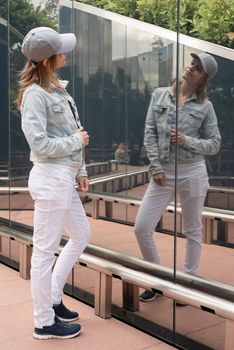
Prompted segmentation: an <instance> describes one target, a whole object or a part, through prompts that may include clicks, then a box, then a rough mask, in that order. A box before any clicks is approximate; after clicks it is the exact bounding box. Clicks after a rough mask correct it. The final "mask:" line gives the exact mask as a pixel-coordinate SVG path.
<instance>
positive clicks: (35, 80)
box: [16, 55, 61, 110]
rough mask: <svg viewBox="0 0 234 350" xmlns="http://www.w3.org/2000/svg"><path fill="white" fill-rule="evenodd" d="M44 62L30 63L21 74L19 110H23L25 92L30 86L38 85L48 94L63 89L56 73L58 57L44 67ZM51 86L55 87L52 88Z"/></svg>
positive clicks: (52, 57) (18, 99)
mask: <svg viewBox="0 0 234 350" xmlns="http://www.w3.org/2000/svg"><path fill="white" fill-rule="evenodd" d="M43 62H44V61H40V62H36V63H34V62H32V61H28V62H27V63H26V64H25V66H24V68H23V70H22V71H21V72H20V74H19V77H20V81H19V92H18V97H17V100H16V104H17V107H18V109H19V110H20V108H21V104H22V97H23V94H24V91H25V89H26V88H27V87H28V86H30V85H32V84H38V85H40V86H41V87H42V88H43V89H45V90H46V91H48V92H52V91H55V90H60V89H61V85H60V82H59V77H58V75H57V73H56V55H54V56H51V57H49V58H48V59H47V64H46V65H44V64H43ZM51 84H52V85H53V86H51Z"/></svg>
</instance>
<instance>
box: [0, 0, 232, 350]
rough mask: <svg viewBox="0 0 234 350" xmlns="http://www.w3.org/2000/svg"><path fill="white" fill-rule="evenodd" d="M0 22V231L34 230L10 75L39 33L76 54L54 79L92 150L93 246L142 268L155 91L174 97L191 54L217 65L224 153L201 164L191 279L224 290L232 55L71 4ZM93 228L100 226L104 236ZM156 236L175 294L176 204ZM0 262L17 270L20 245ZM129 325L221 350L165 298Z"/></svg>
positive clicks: (8, 247) (35, 7) (13, 11)
mask: <svg viewBox="0 0 234 350" xmlns="http://www.w3.org/2000/svg"><path fill="white" fill-rule="evenodd" d="M0 11H1V12H0V33H1V39H0V45H1V46H0V51H1V56H0V57H1V63H2V64H1V68H0V70H1V78H2V79H1V83H0V84H1V90H0V91H1V95H0V100H1V112H2V116H1V119H0V123H1V128H0V133H1V137H0V143H1V149H0V154H1V159H0V177H1V182H0V184H1V187H0V190H1V193H0V196H1V204H0V208H1V222H2V223H3V224H5V223H6V222H8V223H9V225H10V226H11V227H12V229H13V228H14V227H16V226H17V225H21V227H24V228H31V227H32V225H33V202H32V200H31V197H30V196H29V193H28V190H27V180H28V175H29V171H30V169H31V167H32V163H31V162H30V161H29V148H28V145H27V143H26V140H25V138H24V136H23V134H22V131H21V125H20V124H21V119H20V113H19V111H18V110H17V108H16V104H15V100H16V97H17V86H18V79H19V78H18V73H19V71H20V70H21V69H22V68H23V65H24V63H25V60H24V57H23V56H22V54H21V52H20V48H21V43H22V39H23V37H24V36H25V34H26V33H27V32H28V31H29V30H30V29H31V28H33V27H37V26H50V27H52V28H54V29H56V30H58V31H59V32H61V33H64V32H74V33H75V34H76V36H77V46H76V49H75V50H74V52H73V53H72V54H70V55H68V57H67V65H66V67H65V68H63V69H62V70H61V72H60V76H61V79H66V80H69V85H68V91H69V93H70V94H71V95H72V96H73V97H74V99H75V101H76V103H77V106H78V111H79V115H80V119H81V122H82V125H83V126H84V128H85V129H86V130H88V132H89V134H90V145H89V146H88V147H87V148H86V164H87V169H88V173H89V178H90V189H89V193H88V194H86V195H82V201H83V204H84V207H85V210H86V212H87V214H88V215H89V216H91V218H90V223H91V226H92V231H93V238H92V243H93V244H97V245H98V246H101V247H105V248H108V249H111V250H115V251H118V252H121V253H124V254H127V255H130V256H136V257H139V258H141V257H142V255H141V252H140V250H139V247H138V244H137V241H136V238H135V235H134V232H133V224H134V222H135V219H136V215H137V212H138V209H139V205H140V203H141V200H142V197H143V195H144V193H145V191H146V189H147V187H148V185H149V181H150V179H151V174H150V172H149V160H148V157H147V153H146V149H145V146H144V130H145V119H146V114H147V110H148V107H149V103H150V99H151V95H152V93H153V91H154V90H155V88H158V87H165V86H170V85H171V84H172V82H173V81H174V80H175V79H177V80H179V79H180V78H181V77H182V73H183V69H184V67H185V66H186V65H188V64H189V63H190V61H191V55H190V54H191V53H192V52H196V53H200V52H203V51H205V52H207V53H210V54H212V55H213V56H214V57H215V59H216V60H217V62H218V65H219V70H218V74H217V75H216V77H215V78H214V79H213V80H212V81H211V82H209V84H208V94H209V97H210V99H211V101H212V103H213V105H214V108H215V111H216V114H217V118H218V124H219V129H220V133H221V136H222V143H221V149H220V151H219V152H218V153H217V154H216V155H214V156H209V157H206V167H207V171H208V175H209V184H210V188H209V190H208V194H207V196H206V200H205V209H204V210H203V243H202V255H201V264H200V268H199V271H198V274H197V275H198V276H201V277H202V278H203V279H204V280H209V281H210V280H212V281H213V282H214V284H217V285H220V284H222V285H225V286H226V287H227V288H230V290H232V289H233V285H234V277H233V270H234V253H233V246H234V235H233V221H232V215H233V210H234V189H233V173H234V162H233V159H234V158H233V142H234V124H233V121H232V115H233V93H234V92H233V87H234V77H233V74H231V72H232V71H233V66H234V63H233V59H234V57H233V50H230V49H226V48H224V47H222V48H221V47H219V46H217V45H214V44H210V43H204V42H201V41H199V40H194V39H193V40H192V39H191V38H189V37H186V36H183V35H181V36H180V45H179V46H177V36H176V34H175V33H172V32H169V31H166V30H162V28H157V27H155V26H152V25H146V24H144V23H141V22H139V21H134V20H132V19H128V18H124V17H122V16H116V15H115V14H112V13H109V12H105V11H102V10H99V9H96V8H92V7H89V6H85V5H82V4H81V3H78V2H76V1H66V0H63V1H58V2H56V1H55V2H53V1H52V2H50V1H46V0H44V1H40V2H39V1H24V0H8V1H6V2H5V3H4V4H2V5H0ZM178 48H179V55H178V58H179V61H177V49H178ZM177 69H178V76H177V74H176V73H177ZM176 186H177V184H176V183H175V188H176ZM94 194H95V196H94ZM105 196H106V197H105ZM175 203H176V208H177V214H176V215H175V214H174V212H175ZM95 218H100V219H105V226H104V224H103V221H101V220H96V219H95ZM107 220H108V221H107ZM175 220H176V221H175ZM175 223H176V225H175ZM126 224H128V225H126ZM120 225H121V226H120ZM155 230H156V231H157V233H156V231H155V233H154V235H153V237H154V239H155V240H156V241H157V244H158V249H159V251H160V260H161V266H163V267H166V268H169V269H170V271H172V273H174V274H175V282H176V274H177V272H178V273H179V272H182V271H183V270H184V260H185V254H186V244H185V238H184V235H183V227H182V217H181V211H180V197H179V196H178V198H173V200H172V202H171V204H170V206H169V207H168V208H167V209H166V210H165V213H164V214H163V216H162V217H161V219H160V221H159V223H158V226H157V228H155ZM1 254H2V255H3V256H4V255H5V256H10V258H11V259H12V261H17V259H19V252H18V247H17V245H16V243H14V242H13V241H9V240H7V239H4V238H1ZM88 277H89V278H87V270H84V269H83V268H81V267H77V266H76V268H75V270H74V273H73V275H72V276H71V278H70V280H69V282H70V284H72V283H75V285H76V286H77V288H78V289H79V290H81V291H86V292H87V293H89V294H90V295H93V293H94V284H93V283H92V281H93V279H94V273H93V271H89V272H88ZM120 285H121V281H118V280H116V281H115V283H114V293H113V303H114V304H115V305H116V306H117V307H120V308H121V307H122V303H123V300H122V296H121V292H120V291H121V287H120ZM82 293H83V292H82ZM82 293H81V294H82ZM134 315H135V316H134V317H135V320H136V321H135V322H136V323H137V322H138V321H137V319H138V320H139V319H141V318H143V319H144V321H143V324H144V325H145V328H147V327H149V328H150V329H154V331H152V333H154V332H155V333H156V334H158V335H161V336H162V334H163V332H166V333H167V331H168V332H169V333H168V339H170V337H171V334H173V335H174V338H173V342H175V343H179V344H181V339H182V338H181V337H184V338H183V339H186V341H188V342H190V343H189V344H190V345H189V346H190V347H189V348H190V349H193V348H194V349H198V346H199V350H200V349H203V348H204V349H208V348H212V349H220V350H221V349H224V335H225V321H224V320H223V319H221V318H219V317H218V316H216V315H212V314H208V313H204V312H203V311H201V310H199V309H196V308H193V307H192V306H186V307H185V308H175V305H173V302H172V301H171V300H170V299H168V298H165V297H158V298H157V299H156V300H155V301H154V302H152V303H140V310H139V311H137V312H136V313H135V314H134ZM134 317H133V318H134ZM137 317H138V318H137ZM185 319H186V320H187V321H186V322H184V320H185ZM139 322H140V321H139ZM133 323H134V322H133ZM143 328H144V327H143ZM211 334H215V336H211ZM186 341H184V343H183V344H185V343H186ZM191 344H192V345H191ZM185 348H186V347H185Z"/></svg>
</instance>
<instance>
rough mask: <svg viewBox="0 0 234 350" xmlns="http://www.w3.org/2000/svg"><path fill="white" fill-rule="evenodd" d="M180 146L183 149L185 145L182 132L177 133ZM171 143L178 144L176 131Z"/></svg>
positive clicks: (173, 133) (173, 131)
mask: <svg viewBox="0 0 234 350" xmlns="http://www.w3.org/2000/svg"><path fill="white" fill-rule="evenodd" d="M177 140H178V146H179V147H183V146H184V144H185V135H184V134H183V133H182V132H179V131H178V133H177ZM171 142H172V143H176V132H175V130H172V131H171Z"/></svg>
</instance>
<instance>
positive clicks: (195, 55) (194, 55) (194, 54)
mask: <svg viewBox="0 0 234 350" xmlns="http://www.w3.org/2000/svg"><path fill="white" fill-rule="evenodd" d="M190 55H191V56H192V58H197V59H198V60H200V58H199V56H198V55H197V54H196V53H194V52H192V53H191V54H190Z"/></svg>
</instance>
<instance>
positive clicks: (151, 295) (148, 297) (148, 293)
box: [139, 289, 157, 302]
mask: <svg viewBox="0 0 234 350" xmlns="http://www.w3.org/2000/svg"><path fill="white" fill-rule="evenodd" d="M156 296H157V293H156V292H153V291H152V290H148V289H146V290H145V291H144V292H143V293H141V294H140V296H139V299H140V301H144V302H148V301H153V300H154V299H156Z"/></svg>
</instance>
